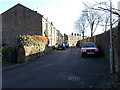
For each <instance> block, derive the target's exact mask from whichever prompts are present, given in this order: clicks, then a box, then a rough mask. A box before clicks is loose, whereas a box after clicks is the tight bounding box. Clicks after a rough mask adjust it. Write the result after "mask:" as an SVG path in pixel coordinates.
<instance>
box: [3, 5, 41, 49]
mask: <svg viewBox="0 0 120 90" xmlns="http://www.w3.org/2000/svg"><path fill="white" fill-rule="evenodd" d="M21 34H28V35H42V15H40V14H38V13H37V12H35V11H32V10H30V9H28V8H26V7H24V6H23V5H20V4H17V5H16V6H14V7H12V8H11V9H9V10H7V11H6V12H4V13H2V43H3V44H4V43H5V44H9V45H10V46H11V47H15V45H16V43H17V38H16V37H17V36H18V35H21Z"/></svg>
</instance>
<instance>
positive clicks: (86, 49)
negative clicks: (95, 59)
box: [81, 42, 99, 57]
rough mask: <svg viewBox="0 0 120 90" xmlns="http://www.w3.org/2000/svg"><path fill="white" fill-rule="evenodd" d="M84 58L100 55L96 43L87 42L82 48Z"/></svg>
mask: <svg viewBox="0 0 120 90" xmlns="http://www.w3.org/2000/svg"><path fill="white" fill-rule="evenodd" d="M81 53H82V57H84V56H85V55H97V56H98V55H99V50H98V48H97V46H96V44H95V43H94V42H85V43H83V44H82V46H81Z"/></svg>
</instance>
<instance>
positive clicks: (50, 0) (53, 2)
mask: <svg viewBox="0 0 120 90" xmlns="http://www.w3.org/2000/svg"><path fill="white" fill-rule="evenodd" d="M83 1H88V2H89V3H91V1H93V2H94V1H98V0H83ZM100 1H103V0H100ZM117 1H118V0H114V1H113V3H117ZM18 3H20V4H22V5H24V6H26V7H28V8H30V9H32V10H34V11H37V12H38V13H40V14H42V15H44V17H45V18H46V17H48V21H49V22H53V24H54V26H55V27H56V28H57V29H58V30H60V31H61V33H62V34H63V33H66V34H68V35H69V34H71V33H72V32H75V30H74V28H73V24H74V22H75V21H76V20H77V18H78V17H79V15H80V13H81V10H82V9H83V4H82V0H0V13H3V12H4V11H6V10H8V9H9V8H11V7H13V6H14V5H16V4H18ZM87 35H88V36H89V35H90V32H89V31H88V32H87Z"/></svg>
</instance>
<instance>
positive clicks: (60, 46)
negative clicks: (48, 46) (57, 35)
mask: <svg viewBox="0 0 120 90" xmlns="http://www.w3.org/2000/svg"><path fill="white" fill-rule="evenodd" d="M56 49H57V50H58V49H62V50H65V49H66V47H65V44H63V43H61V44H58V45H57V46H56Z"/></svg>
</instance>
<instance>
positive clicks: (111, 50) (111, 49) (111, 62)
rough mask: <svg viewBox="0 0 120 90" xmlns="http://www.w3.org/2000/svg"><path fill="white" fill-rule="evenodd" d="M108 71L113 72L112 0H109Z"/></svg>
mask: <svg viewBox="0 0 120 90" xmlns="http://www.w3.org/2000/svg"><path fill="white" fill-rule="evenodd" d="M109 55H110V57H109V61H110V73H111V74H112V73H113V42H112V0H110V53H109Z"/></svg>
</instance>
